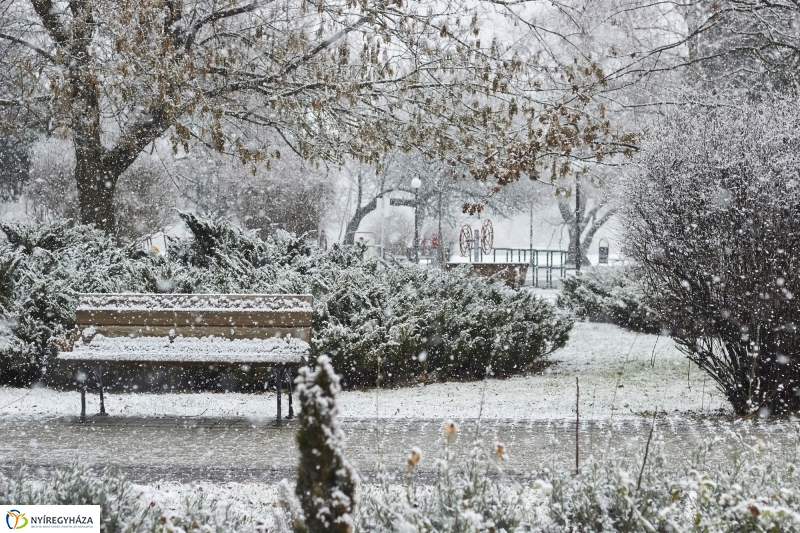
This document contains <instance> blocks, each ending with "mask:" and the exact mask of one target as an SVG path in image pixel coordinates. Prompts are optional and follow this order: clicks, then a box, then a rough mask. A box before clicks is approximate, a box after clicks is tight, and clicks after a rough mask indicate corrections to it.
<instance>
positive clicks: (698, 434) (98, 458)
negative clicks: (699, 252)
mask: <svg viewBox="0 0 800 533" xmlns="http://www.w3.org/2000/svg"><path fill="white" fill-rule="evenodd" d="M457 423H458V425H459V427H460V430H459V432H458V434H457V436H456V438H455V440H454V442H453V446H454V448H455V450H456V451H457V453H458V454H459V455H461V456H464V455H465V454H466V453H467V452H468V451H469V450H470V449H471V448H472V443H473V442H474V436H475V424H476V421H475V420H460V421H458V422H457ZM649 424H650V422H649V421H647V420H627V421H622V422H615V423H613V424H611V423H609V422H588V423H586V424H583V425H582V426H581V437H580V438H581V442H580V447H581V450H582V451H581V454H582V457H583V463H584V464H585V465H586V464H590V463H591V462H592V459H591V457H593V456H596V457H597V456H603V457H606V458H607V457H624V456H632V455H638V454H640V453H641V451H642V450H643V448H644V443H645V440H646V439H647V434H648V431H649ZM343 426H344V430H345V432H346V434H347V435H348V444H347V456H348V457H349V458H350V459H351V461H352V462H353V463H354V464H355V466H356V468H358V470H359V471H360V472H361V473H362V474H363V475H365V477H367V478H370V477H372V475H373V474H374V471H375V466H376V464H377V462H378V460H379V457H378V452H377V450H378V449H379V447H378V445H377V443H378V442H380V450H382V458H383V463H384V464H386V465H387V467H389V468H390V469H392V470H398V471H401V470H402V468H403V466H404V465H405V458H406V454H407V453H408V451H409V450H410V449H411V447H412V446H418V447H420V448H421V449H422V455H423V460H422V462H421V464H420V466H421V470H422V476H423V477H429V474H430V469H431V468H432V464H433V460H432V459H433V458H435V457H437V456H438V455H440V453H441V449H442V442H441V426H442V421H441V420H422V421H411V420H402V421H401V420H398V421H391V422H388V421H387V422H382V423H381V427H380V430H379V432H378V433H377V434H376V432H375V431H374V429H373V428H374V427H375V423H374V421H373V420H360V421H359V420H344V421H343ZM0 431H2V432H3V434H4V435H5V436H6V438H5V439H3V440H2V441H0V464H2V465H4V466H3V467H2V470H3V471H5V472H6V473H13V472H15V471H16V470H17V468H18V467H19V466H20V465H21V464H27V465H29V467H30V468H32V470H33V471H34V472H36V471H37V470H38V469H40V468H41V469H44V470H45V471H46V470H51V469H52V468H53V466H54V465H57V464H64V463H66V462H69V461H70V460H71V459H73V458H80V459H82V460H84V461H88V462H89V463H90V464H94V465H96V466H97V467H98V468H102V467H105V466H113V467H119V468H121V469H122V470H124V471H126V472H127V473H128V474H129V476H130V477H131V478H132V479H133V480H134V481H137V482H139V483H145V484H152V483H155V482H156V481H158V480H169V481H179V482H189V481H208V482H215V483H220V482H228V481H232V482H245V481H250V482H252V481H259V482H267V483H270V482H272V483H274V482H276V481H279V480H280V479H283V478H291V477H293V473H294V468H295V465H296V464H297V457H296V447H295V446H294V427H293V424H289V425H288V426H286V427H283V428H274V427H271V426H269V425H267V426H261V427H259V426H256V427H253V426H252V425H250V424H248V423H246V422H245V421H242V420H232V419H222V420H220V419H174V418H173V419H161V420H158V421H154V420H153V419H133V418H128V419H116V420H106V421H97V422H95V423H91V424H83V425H81V424H78V423H75V422H69V421H64V420H61V421H52V422H49V423H39V424H30V423H28V424H16V425H15V424H13V423H11V422H9V421H4V422H0ZM657 435H658V436H659V438H660V439H662V440H663V447H664V450H665V455H666V457H667V458H668V459H670V460H672V461H675V462H676V466H682V465H683V464H685V463H684V462H685V461H687V460H688V459H689V458H690V453H691V452H692V451H695V450H697V449H699V447H700V445H701V444H702V443H703V442H708V441H709V440H711V439H712V438H715V437H718V438H719V439H720V442H719V443H717V444H716V445H715V446H714V448H713V449H712V453H711V455H710V457H709V459H710V461H712V462H716V461H718V460H719V459H721V458H725V457H729V456H730V455H731V454H732V453H733V451H735V450H736V449H739V448H740V447H741V446H743V445H754V444H755V443H756V442H757V440H758V439H759V438H761V439H763V440H764V441H766V442H770V443H772V444H774V445H776V446H778V447H783V448H784V449H785V450H786V451H787V453H788V452H789V450H790V449H791V448H792V447H793V446H795V445H796V442H797V438H798V434H797V427H796V426H792V425H790V424H789V423H773V424H753V423H743V422H738V423H731V422H727V421H722V420H717V421H706V422H688V423H687V422H683V421H678V420H676V419H672V418H670V419H661V420H659V421H658V422H657ZM481 437H482V442H483V445H484V446H485V448H486V449H487V451H490V450H491V449H492V448H493V447H494V444H495V442H502V443H503V444H504V445H505V446H506V449H507V450H508V454H509V460H508V461H507V463H506V464H505V467H506V469H507V470H508V471H509V472H510V473H512V474H514V475H518V476H523V477H524V476H526V475H535V474H537V473H538V472H541V471H542V470H543V469H545V468H550V469H553V468H555V467H564V468H570V467H572V465H574V460H575V455H574V453H575V440H574V439H575V426H574V423H569V422H547V421H529V422H520V421H513V420H490V421H484V422H483V423H482V430H481Z"/></svg>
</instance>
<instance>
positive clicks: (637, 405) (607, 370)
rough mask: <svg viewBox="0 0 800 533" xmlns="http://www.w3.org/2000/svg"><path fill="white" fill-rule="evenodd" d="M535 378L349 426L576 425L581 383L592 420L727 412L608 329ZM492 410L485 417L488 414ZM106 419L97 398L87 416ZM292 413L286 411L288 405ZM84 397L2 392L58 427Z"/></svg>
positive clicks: (696, 379)
mask: <svg viewBox="0 0 800 533" xmlns="http://www.w3.org/2000/svg"><path fill="white" fill-rule="evenodd" d="M550 361H551V362H552V364H551V365H550V366H549V367H547V368H546V369H545V370H544V371H543V372H541V373H539V374H535V375H528V376H521V377H515V378H510V379H502V380H500V379H492V380H488V381H487V382H454V383H437V384H431V385H425V386H416V387H410V388H399V389H388V390H387V389H384V390H381V391H375V390H366V391H347V392H344V393H342V395H341V399H340V412H341V416H342V417H343V418H356V419H363V418H374V417H376V415H377V416H378V417H380V418H384V419H447V418H478V416H479V415H480V416H481V417H483V418H488V419H514V420H531V419H540V420H541V419H546V420H559V419H572V418H573V417H574V416H575V414H574V413H575V392H576V389H575V378H576V377H578V379H579V383H580V390H581V399H580V410H581V418H582V419H596V420H607V419H612V418H613V419H624V418H639V417H641V416H646V414H647V413H648V412H649V413H652V412H653V410H654V409H655V408H656V407H658V408H659V410H665V411H666V413H667V414H668V415H691V416H698V415H714V414H717V415H718V414H719V413H720V412H721V411H720V410H722V412H727V406H726V404H725V401H724V398H722V396H721V395H720V394H719V393H718V392H717V391H716V389H715V387H714V384H713V383H711V382H709V381H706V380H704V376H703V374H702V373H701V372H700V371H699V370H698V369H697V368H692V367H691V365H690V364H689V363H688V361H687V360H686V359H685V358H684V357H683V355H682V354H680V353H679V352H678V351H677V349H675V347H674V344H673V343H672V341H670V340H669V339H665V338H657V337H656V336H654V335H644V334H638V335H637V334H635V333H631V332H628V331H625V330H622V329H620V328H618V327H616V326H612V325H608V324H592V323H578V324H575V328H574V329H573V331H572V333H571V338H570V341H569V343H568V344H567V346H566V347H565V348H563V349H561V350H559V351H557V352H556V353H554V354H553V355H552V356H551V357H550ZM482 403H483V406H482V408H481V404H482ZM274 405H275V397H274V394H271V393H265V394H257V395H256V394H205V393H194V394H193V393H180V394H134V393H125V394H120V393H108V394H107V395H106V408H107V410H108V412H109V413H110V414H111V415H112V416H126V417H163V416H181V417H185V416H189V417H199V416H204V417H248V418H251V419H252V420H253V421H261V422H264V421H266V420H267V419H271V418H272V417H274ZM98 409H99V399H98V397H97V395H95V394H91V393H90V394H89V395H88V396H87V412H88V413H90V414H91V413H95V412H97V411H98ZM284 409H286V402H284ZM79 410H80V397H79V395H78V393H77V392H69V391H67V392H63V391H55V390H51V389H45V388H37V389H31V390H24V389H14V388H8V387H2V388H0V418H5V419H9V418H11V419H16V420H20V419H49V418H54V417H68V416H74V415H76V414H78V412H79Z"/></svg>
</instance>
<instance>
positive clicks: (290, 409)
mask: <svg viewBox="0 0 800 533" xmlns="http://www.w3.org/2000/svg"><path fill="white" fill-rule="evenodd" d="M286 376H287V377H288V378H289V380H288V381H289V416H287V417H286V418H287V419H289V418H294V409H293V408H292V367H287V368H286Z"/></svg>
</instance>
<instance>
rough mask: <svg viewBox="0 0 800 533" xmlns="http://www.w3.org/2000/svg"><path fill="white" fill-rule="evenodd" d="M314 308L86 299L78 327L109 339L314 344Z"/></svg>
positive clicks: (197, 297)
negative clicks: (213, 339)
mask: <svg viewBox="0 0 800 533" xmlns="http://www.w3.org/2000/svg"><path fill="white" fill-rule="evenodd" d="M312 303H313V298H312V296H311V295H308V294H281V295H276V294H125V293H122V294H81V295H80V296H79V302H78V307H77V310H76V318H75V322H76V325H77V326H78V328H79V329H80V330H86V328H89V327H91V328H93V329H94V332H95V334H102V335H103V336H104V337H129V338H135V337H164V336H169V337H209V336H214V337H222V338H228V339H266V338H270V337H288V336H291V337H294V338H296V339H300V340H303V341H305V342H310V341H311V321H312ZM84 336H85V335H84Z"/></svg>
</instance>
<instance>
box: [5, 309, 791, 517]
mask: <svg viewBox="0 0 800 533" xmlns="http://www.w3.org/2000/svg"><path fill="white" fill-rule="evenodd" d="M550 362H551V364H550V366H548V367H547V368H546V369H545V370H543V371H542V372H541V373H539V374H535V375H528V376H521V377H516V378H512V379H504V380H494V379H491V380H488V381H487V382H476V383H467V382H456V383H446V384H432V385H426V386H418V387H411V388H404V389H391V390H381V391H380V392H378V391H375V390H369V391H348V392H345V393H343V394H342V396H341V398H340V410H341V415H342V419H343V421H342V422H343V426H344V429H345V432H346V434H347V435H348V448H347V454H348V456H349V457H350V458H351V460H352V462H353V463H354V464H355V466H356V468H357V469H358V470H359V471H360V472H361V473H362V475H364V477H365V478H366V479H371V476H372V475H373V474H374V472H375V465H376V464H377V462H378V461H381V462H383V463H384V464H386V465H387V466H388V467H389V468H390V469H395V470H397V471H398V472H402V471H403V470H404V466H405V456H406V454H407V452H408V450H409V449H410V448H411V447H412V446H419V447H420V448H421V449H422V454H423V460H422V462H421V463H420V473H421V474H420V475H421V476H422V477H423V479H421V481H423V482H424V481H425V476H428V478H430V476H431V475H432V470H431V469H432V465H433V458H434V457H436V456H437V455H439V453H440V452H441V444H440V441H441V424H442V421H443V420H446V419H450V418H452V419H455V420H456V421H457V422H458V424H459V426H460V428H461V429H460V431H459V434H458V435H457V437H456V439H455V441H454V446H455V449H456V450H457V451H458V453H461V454H466V453H467V452H468V451H469V450H470V449H471V447H472V443H473V440H474V435H475V432H474V429H475V427H476V423H477V419H478V417H479V416H480V417H481V419H482V422H481V425H482V426H481V427H482V430H481V431H482V434H481V436H482V439H483V442H484V443H485V445H486V446H493V444H494V442H495V441H499V442H503V443H504V444H505V445H506V447H507V450H508V454H509V461H508V465H507V471H508V472H509V473H510V475H513V476H515V477H516V478H529V477H530V476H535V475H537V473H539V472H542V471H543V470H544V469H545V468H550V469H555V468H571V465H572V464H574V449H575V445H574V442H575V441H574V438H575V426H574V420H575V378H576V377H578V378H579V382H580V390H581V395H580V411H581V420H582V421H583V423H582V425H581V430H580V448H581V450H582V452H581V454H582V455H581V456H582V458H583V459H582V461H584V464H590V463H591V461H593V457H603V458H606V459H607V458H613V457H622V456H629V455H630V454H638V453H641V450H642V448H643V446H644V441H645V439H646V438H647V433H648V430H649V427H650V423H651V422H650V421H651V416H652V413H653V409H654V408H656V407H658V408H659V411H661V412H663V414H662V415H661V416H659V418H658V424H657V435H658V438H659V439H660V441H661V442H662V443H663V444H662V446H663V449H664V450H665V454H666V456H668V457H670V458H671V459H672V460H674V461H678V462H680V461H684V462H685V461H686V460H687V459H688V458H689V457H690V454H691V452H692V451H693V450H696V449H698V448H699V447H700V444H701V443H704V442H706V443H707V442H709V441H710V440H711V439H717V440H718V443H717V444H716V445H715V447H714V450H713V451H712V453H711V454H710V456H709V457H710V460H712V461H726V460H728V459H729V458H730V456H731V455H732V454H733V453H734V452H735V451H736V450H737V449H740V448H741V447H742V446H752V445H754V443H755V442H757V441H758V439H763V440H765V441H767V442H771V443H774V444H775V445H776V446H779V447H781V448H782V449H785V450H790V449H794V447H796V446H797V440H798V435H800V433H798V430H797V427H795V426H796V425H795V424H792V423H789V422H778V423H772V422H770V423H759V422H742V421H737V420H733V419H732V417H731V416H730V412H729V410H728V409H727V408H726V406H725V403H724V400H723V398H722V397H721V395H720V394H719V393H718V392H717V391H716V390H715V389H714V387H713V385H712V384H711V383H710V382H704V379H703V375H702V374H701V373H700V372H699V371H698V370H697V369H695V368H690V366H689V364H688V362H687V361H686V360H685V359H684V358H683V356H682V355H681V354H680V353H679V352H678V351H677V350H676V349H675V348H674V346H673V344H672V343H671V341H669V340H668V339H663V338H660V339H657V338H656V337H655V336H652V335H641V334H640V335H637V334H635V333H630V332H627V331H624V330H621V329H620V328H617V327H615V326H611V325H607V324H591V323H578V324H576V325H575V329H574V330H573V332H572V335H571V339H570V341H569V343H568V345H567V346H566V347H565V348H563V349H562V350H559V351H558V352H556V353H555V354H553V355H552V356H551V358H550ZM88 400H89V402H88V403H89V405H88V412H89V413H90V414H91V413H94V412H96V411H97V408H98V400H97V397H96V396H95V395H93V394H90V395H89V397H88ZM106 405H107V409H108V411H109V413H110V414H111V416H110V417H109V418H107V419H92V423H91V424H78V423H75V421H74V416H75V415H77V413H78V410H79V395H78V394H77V392H59V391H54V390H49V389H44V388H36V389H32V390H24V389H12V388H0V431H2V432H3V434H5V435H6V437H7V438H6V439H3V440H2V441H0V471H4V472H6V473H11V472H12V471H14V470H15V469H16V468H18V467H19V465H22V464H26V465H28V466H29V467H30V468H31V469H32V471H33V472H37V473H42V474H43V473H45V472H47V471H51V470H52V469H53V468H54V467H55V466H57V465H59V464H64V463H66V462H69V461H70V460H72V459H74V458H80V459H82V460H87V461H90V462H91V463H93V464H94V465H95V467H96V468H97V469H102V468H104V467H108V466H111V467H114V468H122V469H123V470H125V471H126V473H127V474H128V476H129V478H130V479H132V480H134V481H135V482H137V483H141V484H142V485H141V491H142V497H144V498H159V499H162V500H163V501H173V502H179V500H180V496H181V495H182V494H186V493H187V492H188V491H201V489H202V491H206V492H207V493H208V494H209V495H210V496H213V498H214V499H220V500H222V501H226V502H230V503H232V504H233V505H234V507H235V508H240V509H247V510H248V511H247V512H248V513H252V515H251V516H254V517H269V515H270V513H271V509H272V508H273V506H274V505H275V502H276V495H277V491H276V485H275V484H276V483H277V482H278V481H280V480H281V479H283V478H288V479H291V478H293V475H294V469H295V465H296V464H297V457H296V447H295V445H294V422H292V423H290V424H289V425H288V426H284V427H283V428H274V427H272V425H271V422H272V417H273V416H274V405H275V397H274V395H273V394H260V395H249V394H200V393H196V394H116V393H111V394H108V396H107V400H106ZM285 406H286V403H285V402H284V409H285V408H286V407H285ZM376 416H377V417H378V418H379V421H378V423H377V424H376ZM376 426H377V428H378V429H377V430H376ZM170 505H171V504H170ZM176 505H177V503H176Z"/></svg>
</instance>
